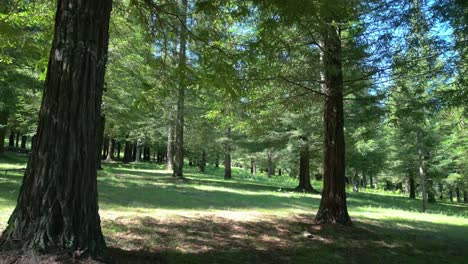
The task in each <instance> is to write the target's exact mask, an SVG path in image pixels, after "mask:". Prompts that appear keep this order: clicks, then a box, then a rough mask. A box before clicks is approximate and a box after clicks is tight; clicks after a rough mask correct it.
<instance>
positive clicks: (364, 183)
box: [362, 172, 367, 188]
mask: <svg viewBox="0 0 468 264" xmlns="http://www.w3.org/2000/svg"><path fill="white" fill-rule="evenodd" d="M362 187H363V188H367V177H366V173H365V172H363V173H362Z"/></svg>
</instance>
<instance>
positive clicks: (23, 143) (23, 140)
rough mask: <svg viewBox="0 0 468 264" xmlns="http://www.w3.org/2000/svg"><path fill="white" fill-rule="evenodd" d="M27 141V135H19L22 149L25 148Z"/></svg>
mask: <svg viewBox="0 0 468 264" xmlns="http://www.w3.org/2000/svg"><path fill="white" fill-rule="evenodd" d="M27 141H28V137H27V136H25V135H23V136H22V137H21V148H22V149H26V142H27Z"/></svg>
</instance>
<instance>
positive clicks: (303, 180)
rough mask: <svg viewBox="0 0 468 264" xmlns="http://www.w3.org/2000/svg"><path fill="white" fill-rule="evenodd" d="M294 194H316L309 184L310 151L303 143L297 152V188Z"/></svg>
mask: <svg viewBox="0 0 468 264" xmlns="http://www.w3.org/2000/svg"><path fill="white" fill-rule="evenodd" d="M294 190H295V191H296V192H305V193H318V192H317V191H316V190H315V189H314V188H313V187H312V184H310V150H309V145H308V144H307V143H304V144H303V146H301V149H300V152H299V186H297V187H296V188H295V189H294Z"/></svg>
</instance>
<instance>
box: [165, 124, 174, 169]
mask: <svg viewBox="0 0 468 264" xmlns="http://www.w3.org/2000/svg"><path fill="white" fill-rule="evenodd" d="M173 150H174V127H173V126H172V125H169V127H168V129H167V157H166V160H167V161H166V169H168V170H172V169H173V168H174V151H173Z"/></svg>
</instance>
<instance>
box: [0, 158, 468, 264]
mask: <svg viewBox="0 0 468 264" xmlns="http://www.w3.org/2000/svg"><path fill="white" fill-rule="evenodd" d="M26 161H27V157H26V156H22V155H17V154H8V155H6V156H3V157H0V168H10V167H12V168H13V167H14V168H23V167H25V166H26ZM21 176H22V173H16V172H13V173H11V174H10V173H9V174H8V176H3V175H2V174H1V173H0V231H1V230H2V229H3V228H5V226H6V221H7V220H8V217H9V215H10V214H11V211H12V210H13V208H14V206H15V203H16V198H17V194H18V190H19V186H20V184H21ZM185 177H186V180H183V181H181V180H176V179H174V178H173V177H172V176H171V172H170V171H167V170H165V166H164V165H162V164H153V163H138V164H134V163H131V164H122V163H110V164H104V170H102V171H100V172H99V176H98V190H99V206H100V216H101V219H102V228H103V232H104V235H105V236H106V240H107V243H108V245H109V246H110V247H116V248H121V249H125V250H130V251H143V252H146V253H145V254H156V255H161V254H162V255H164V257H165V259H167V260H169V262H171V263H311V262H313V263H408V262H411V263H424V264H427V263H463V261H465V260H466V259H468V256H467V253H465V251H464V247H465V246H466V244H467V243H468V233H467V232H468V206H467V205H464V204H455V203H447V202H445V203H437V204H430V205H428V212H427V213H425V214H422V213H421V212H420V207H421V201H420V200H410V199H408V198H407V197H405V196H404V195H402V194H398V193H392V192H384V191H381V190H369V189H362V190H361V192H360V193H348V209H349V213H350V215H351V217H352V218H353V222H354V226H353V227H348V228H341V227H333V226H326V225H325V226H321V225H314V224H313V219H314V215H313V213H315V212H316V211H317V209H318V206H319V202H320V195H317V194H314V195H310V194H303V193H295V192H291V189H292V188H294V187H295V186H296V185H297V182H296V181H297V180H296V179H291V178H288V177H278V176H274V177H272V178H268V177H266V176H265V175H255V176H254V175H250V174H249V173H248V172H247V171H245V170H244V169H238V168H234V169H233V179H232V180H229V181H225V180H224V179H223V170H222V169H221V168H219V169H216V168H214V167H211V166H208V167H207V172H206V173H205V174H202V173H199V172H198V170H197V168H194V167H187V168H185ZM320 184H321V183H320V182H316V181H314V182H313V185H314V187H315V188H317V189H319V188H320ZM311 260H313V261H311ZM136 263H138V262H136Z"/></svg>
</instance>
